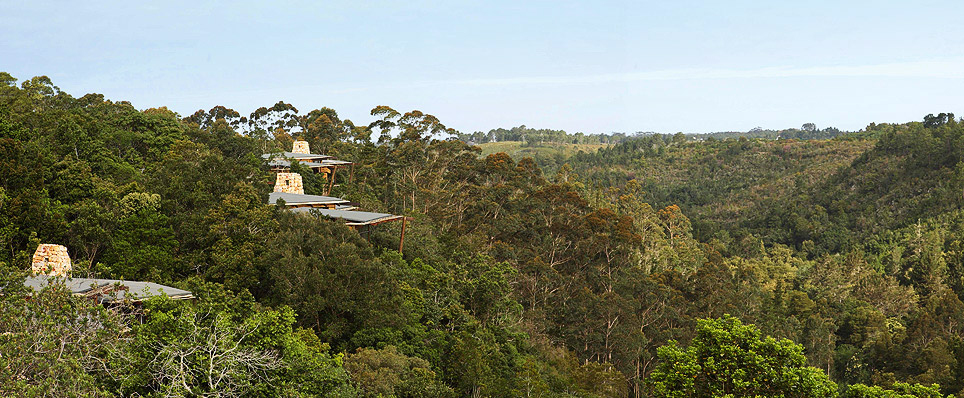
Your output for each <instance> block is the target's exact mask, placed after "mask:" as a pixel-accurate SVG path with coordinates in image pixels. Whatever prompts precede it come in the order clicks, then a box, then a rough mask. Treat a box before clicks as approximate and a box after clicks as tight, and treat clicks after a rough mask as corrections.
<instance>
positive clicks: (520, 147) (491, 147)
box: [479, 141, 609, 160]
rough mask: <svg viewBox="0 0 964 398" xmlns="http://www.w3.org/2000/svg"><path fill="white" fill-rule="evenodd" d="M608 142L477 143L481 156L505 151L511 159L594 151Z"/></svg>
mask: <svg viewBox="0 0 964 398" xmlns="http://www.w3.org/2000/svg"><path fill="white" fill-rule="evenodd" d="M607 146H609V144H563V143H556V142H543V143H538V144H531V143H530V144H526V143H524V142H522V141H503V142H489V143H485V144H479V147H480V148H482V156H488V155H491V154H493V153H499V152H505V153H507V154H509V156H512V158H513V159H517V160H518V159H520V158H523V157H536V155H537V154H541V155H544V156H554V155H556V154H559V155H562V156H563V157H569V156H572V155H574V154H576V153H578V152H579V151H583V152H596V151H597V150H599V149H600V148H606V147H607Z"/></svg>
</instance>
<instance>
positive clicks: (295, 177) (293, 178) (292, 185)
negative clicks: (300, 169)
mask: <svg viewBox="0 0 964 398" xmlns="http://www.w3.org/2000/svg"><path fill="white" fill-rule="evenodd" d="M274 191H275V192H285V193H297V194H301V195H304V194H305V185H304V184H303V183H302V182H301V174H298V173H278V177H277V178H275V182H274Z"/></svg>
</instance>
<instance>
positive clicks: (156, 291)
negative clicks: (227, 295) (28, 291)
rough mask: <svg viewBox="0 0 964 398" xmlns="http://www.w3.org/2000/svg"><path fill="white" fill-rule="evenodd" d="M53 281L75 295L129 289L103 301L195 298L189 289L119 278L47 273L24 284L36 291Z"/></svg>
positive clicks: (116, 291) (118, 291) (30, 277)
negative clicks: (158, 297)
mask: <svg viewBox="0 0 964 398" xmlns="http://www.w3.org/2000/svg"><path fill="white" fill-rule="evenodd" d="M52 281H57V282H60V283H63V284H64V285H65V286H66V287H67V290H70V292H71V293H73V294H75V295H88V294H89V293H92V292H93V291H94V290H95V289H103V288H110V287H111V286H113V285H117V284H119V285H120V286H123V287H126V288H127V290H114V291H113V292H111V293H110V294H107V295H104V296H100V297H98V299H99V300H100V301H101V302H115V301H124V300H128V299H129V300H133V301H140V300H143V299H146V298H148V297H153V296H160V295H162V294H164V295H167V296H168V297H170V298H172V299H189V298H194V294H192V293H191V292H189V291H187V290H181V289H177V288H173V287H170V286H164V285H160V284H157V283H151V282H135V281H122V280H117V279H92V278H66V279H65V278H55V277H51V276H46V275H38V276H29V277H27V279H26V280H25V281H24V282H23V284H24V285H25V286H27V287H29V288H32V289H33V290H35V291H39V290H40V289H43V288H44V287H45V286H47V285H49V284H50V283H51V282H52Z"/></svg>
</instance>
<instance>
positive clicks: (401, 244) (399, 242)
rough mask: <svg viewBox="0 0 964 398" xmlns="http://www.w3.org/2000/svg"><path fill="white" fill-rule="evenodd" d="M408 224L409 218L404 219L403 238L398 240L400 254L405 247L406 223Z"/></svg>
mask: <svg viewBox="0 0 964 398" xmlns="http://www.w3.org/2000/svg"><path fill="white" fill-rule="evenodd" d="M407 222H408V217H404V216H403V217H402V237H401V239H399V240H398V252H399V253H401V252H402V247H403V246H404V245H405V223H407Z"/></svg>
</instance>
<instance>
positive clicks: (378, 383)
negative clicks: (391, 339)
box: [345, 346, 455, 398]
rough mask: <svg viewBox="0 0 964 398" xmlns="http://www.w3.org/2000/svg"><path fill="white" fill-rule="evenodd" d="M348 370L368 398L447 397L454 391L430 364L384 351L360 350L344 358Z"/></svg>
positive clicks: (397, 353)
mask: <svg viewBox="0 0 964 398" xmlns="http://www.w3.org/2000/svg"><path fill="white" fill-rule="evenodd" d="M345 368H346V369H348V373H349V374H350V375H351V377H352V379H353V380H354V381H355V382H356V383H358V385H359V386H360V387H361V390H362V395H361V396H362V397H365V398H368V397H372V398H376V397H378V398H395V397H398V398H402V397H405V398H422V397H424V398H446V397H454V396H455V392H454V391H452V389H451V388H449V387H448V386H446V385H445V384H443V383H442V382H441V380H438V378H436V375H435V372H433V371H432V369H431V368H430V366H429V363H428V361H426V360H424V359H421V358H413V357H410V356H407V355H405V354H402V353H400V352H398V349H397V348H395V347H394V346H387V347H385V348H383V349H380V350H376V349H369V348H360V349H358V351H357V352H356V353H354V354H351V355H348V356H347V357H345Z"/></svg>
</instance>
